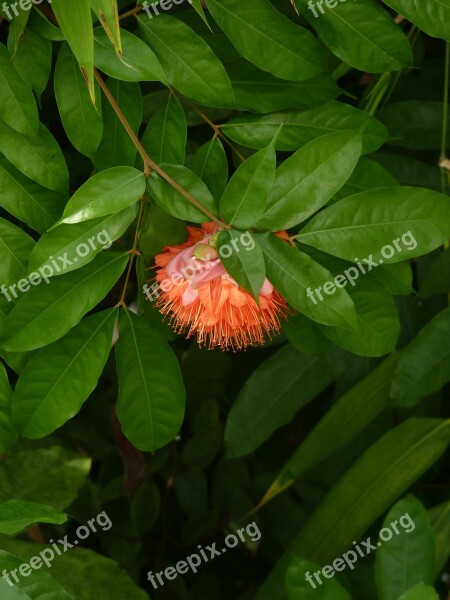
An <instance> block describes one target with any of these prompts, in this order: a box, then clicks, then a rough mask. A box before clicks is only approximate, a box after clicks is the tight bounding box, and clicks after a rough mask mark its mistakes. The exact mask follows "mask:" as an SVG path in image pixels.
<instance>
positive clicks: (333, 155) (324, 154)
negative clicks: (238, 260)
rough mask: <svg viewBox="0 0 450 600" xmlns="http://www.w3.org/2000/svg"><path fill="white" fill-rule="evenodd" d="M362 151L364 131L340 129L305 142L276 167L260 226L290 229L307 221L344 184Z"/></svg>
mask: <svg viewBox="0 0 450 600" xmlns="http://www.w3.org/2000/svg"><path fill="white" fill-rule="evenodd" d="M360 155H361V135H360V134H359V133H356V132H354V131H339V132H336V133H330V134H328V135H324V136H321V137H319V138H317V139H315V140H313V141H311V142H309V143H308V144H306V146H303V148H301V149H300V150H298V151H297V152H296V153H295V154H293V155H292V156H291V157H289V158H288V159H287V160H285V161H284V163H283V164H282V165H281V167H280V168H279V169H278V170H277V174H276V178H275V184H274V186H273V188H272V191H271V192H270V195H269V200H268V204H267V208H266V211H265V213H264V215H263V217H262V218H261V220H260V221H259V223H258V227H259V228H262V229H269V230H271V231H280V230H281V229H289V228H290V227H292V226H293V225H296V224H298V223H301V222H302V221H305V220H306V219H307V218H308V217H310V216H311V215H312V214H314V213H315V212H317V211H318V210H319V208H321V207H322V206H324V205H325V204H326V203H327V202H328V200H330V198H331V197H332V196H333V194H335V193H336V192H337V191H338V190H339V188H341V187H342V186H343V185H344V183H345V182H346V181H347V179H348V178H349V177H350V175H351V173H352V171H353V169H354V168H355V166H356V163H357V162H358V160H359V157H360Z"/></svg>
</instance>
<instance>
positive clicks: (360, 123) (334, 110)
mask: <svg viewBox="0 0 450 600" xmlns="http://www.w3.org/2000/svg"><path fill="white" fill-rule="evenodd" d="M280 125H283V127H282V129H281V131H280V133H279V135H278V139H277V142H276V145H275V148H276V149H277V150H289V151H291V150H298V149H299V148H301V147H302V146H304V145H305V144H307V143H308V142H310V141H311V140H314V139H316V138H317V137H319V136H321V135H325V134H327V133H332V132H333V131H343V130H347V129H361V128H362V136H363V154H366V153H368V152H374V151H375V150H377V149H378V148H379V147H380V146H381V145H382V144H383V143H384V142H385V141H386V140H387V138H388V132H387V130H386V128H385V127H384V126H383V125H382V124H381V123H380V122H379V121H377V120H376V119H374V118H373V117H369V115H367V113H364V112H362V111H360V110H358V109H356V108H354V107H353V106H349V105H348V104H343V103H341V102H329V103H328V104H324V105H323V106H318V107H317V108H312V109H310V110H305V111H302V112H299V111H284V112H276V113H271V114H269V115H262V116H261V115H253V114H251V113H243V114H241V115H239V116H238V117H236V118H235V119H233V120H232V121H229V122H228V123H225V124H224V125H222V127H221V130H222V131H223V133H224V134H225V135H227V136H228V137H230V138H231V139H232V140H235V141H236V142H238V143H239V144H242V145H243V146H249V147H250V148H257V149H259V148H264V147H265V146H267V145H268V144H269V143H270V141H271V140H272V139H273V137H274V135H275V133H276V132H277V130H278V128H279V127H280Z"/></svg>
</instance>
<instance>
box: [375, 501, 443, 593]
mask: <svg viewBox="0 0 450 600" xmlns="http://www.w3.org/2000/svg"><path fill="white" fill-rule="evenodd" d="M379 537H380V542H379V547H378V549H377V551H376V555H375V581H376V586H377V591H378V597H379V599H380V600H398V598H399V597H400V596H401V595H402V593H404V592H406V591H408V590H409V589H410V588H412V587H414V586H415V585H417V584H419V583H425V584H431V583H433V578H434V556H435V540H434V533H433V530H432V528H431V525H430V522H429V520H428V515H427V512H426V510H425V508H424V507H423V505H422V503H421V502H420V501H419V500H418V499H417V498H415V497H414V496H406V498H402V499H401V500H400V501H399V502H397V503H396V504H395V505H394V506H393V507H392V508H391V510H390V511H389V512H388V514H387V515H386V517H385V519H384V521H383V527H382V529H381V530H380V534H379ZM389 538H390V539H389Z"/></svg>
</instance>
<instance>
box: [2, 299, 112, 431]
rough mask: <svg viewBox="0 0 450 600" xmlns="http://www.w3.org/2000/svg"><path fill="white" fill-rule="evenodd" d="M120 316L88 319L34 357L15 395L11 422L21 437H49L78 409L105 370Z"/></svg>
mask: <svg viewBox="0 0 450 600" xmlns="http://www.w3.org/2000/svg"><path fill="white" fill-rule="evenodd" d="M116 317H117V312H116V311H115V310H114V309H109V310H107V311H104V312H101V313H97V314H95V315H93V316H91V317H88V318H87V319H84V320H83V321H81V323H79V324H78V325H77V326H76V327H74V328H73V329H72V330H71V331H69V333H68V334H67V335H65V336H64V337H63V338H62V339H61V340H58V341H57V342H55V343H53V344H51V345H50V346H46V347H45V348H42V349H41V350H39V351H38V352H36V354H34V355H33V356H32V357H31V359H30V361H29V362H28V363H27V364H26V366H25V369H24V370H23V371H22V373H21V374H20V377H19V380H18V382H17V385H16V389H15V391H14V396H13V405H12V413H13V420H14V423H15V425H16V426H17V428H18V430H19V431H20V432H21V435H23V436H24V437H27V438H31V439H36V438H41V437H44V436H46V435H49V434H50V433H52V432H53V431H55V429H58V428H59V427H61V426H62V425H64V423H65V422H66V421H68V420H69V419H71V418H72V417H73V416H74V415H76V414H77V413H78V412H79V411H80V409H81V407H82V405H83V403H84V402H85V401H86V399H87V398H88V396H89V394H91V392H92V391H93V390H94V388H95V387H96V385H97V382H98V379H99V377H100V375H101V373H102V371H103V368H104V366H105V363H106V360H107V358H108V355H109V351H110V349H111V341H112V334H113V327H114V323H115V320H116ZM62 396H64V404H63V405H61V397H62Z"/></svg>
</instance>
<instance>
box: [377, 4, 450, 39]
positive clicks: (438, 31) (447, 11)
mask: <svg viewBox="0 0 450 600" xmlns="http://www.w3.org/2000/svg"><path fill="white" fill-rule="evenodd" d="M383 1H384V2H385V3H386V4H387V5H388V6H390V7H391V8H393V9H394V10H396V11H397V12H398V13H399V14H401V15H404V16H405V17H406V18H407V19H408V21H411V22H412V23H414V25H417V27H419V28H420V29H422V30H423V31H425V32H426V33H428V35H431V36H433V37H438V38H443V39H444V40H448V41H450V31H449V29H448V23H449V22H450V2H449V0H439V1H437V2H433V3H432V5H431V6H430V3H429V2H428V0H415V1H414V2H408V0H383ZM430 8H432V10H430Z"/></svg>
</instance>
